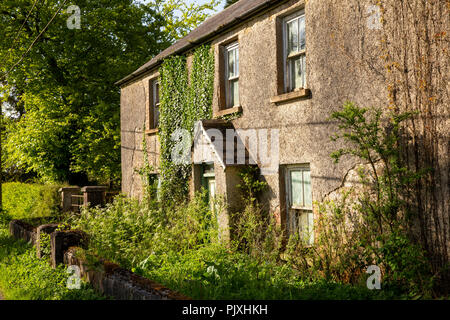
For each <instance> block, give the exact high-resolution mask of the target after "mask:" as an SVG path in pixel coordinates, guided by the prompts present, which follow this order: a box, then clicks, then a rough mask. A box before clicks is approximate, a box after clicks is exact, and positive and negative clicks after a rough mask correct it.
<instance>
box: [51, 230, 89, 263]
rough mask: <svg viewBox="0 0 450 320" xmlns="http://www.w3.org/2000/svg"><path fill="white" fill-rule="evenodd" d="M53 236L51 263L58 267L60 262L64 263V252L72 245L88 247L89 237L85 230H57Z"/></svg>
mask: <svg viewBox="0 0 450 320" xmlns="http://www.w3.org/2000/svg"><path fill="white" fill-rule="evenodd" d="M50 238H51V246H52V249H51V263H52V267H53V268H56V266H57V265H58V264H61V263H64V253H65V252H66V251H67V250H68V249H69V248H70V247H82V248H84V249H86V248H87V242H88V238H87V235H86V234H85V233H84V232H83V231H77V230H73V231H55V232H53V233H52V234H51V235H50Z"/></svg>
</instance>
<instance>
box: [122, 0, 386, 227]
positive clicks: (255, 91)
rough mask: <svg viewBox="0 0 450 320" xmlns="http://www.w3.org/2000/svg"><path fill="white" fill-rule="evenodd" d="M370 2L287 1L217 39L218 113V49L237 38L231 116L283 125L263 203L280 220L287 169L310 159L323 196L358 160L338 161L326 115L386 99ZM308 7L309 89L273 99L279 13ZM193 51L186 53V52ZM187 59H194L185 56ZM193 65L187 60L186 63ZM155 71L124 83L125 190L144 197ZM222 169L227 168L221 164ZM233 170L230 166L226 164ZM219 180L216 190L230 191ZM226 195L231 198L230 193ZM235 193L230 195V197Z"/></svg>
mask: <svg viewBox="0 0 450 320" xmlns="http://www.w3.org/2000/svg"><path fill="white" fill-rule="evenodd" d="M369 5H370V2H369V1H353V0H349V1H347V0H335V1H330V0H309V1H288V2H284V3H283V4H281V5H279V6H277V7H273V8H271V9H269V10H268V11H266V12H264V13H263V14H261V15H259V16H256V17H253V18H252V19H250V20H248V21H247V22H245V23H243V24H241V25H239V26H238V27H236V28H235V29H233V30H232V31H229V32H227V33H224V34H222V35H220V36H219V37H216V38H215V39H213V40H212V45H213V48H214V52H215V57H216V59H215V60H216V68H215V70H216V74H215V86H214V99H213V112H214V115H216V116H217V115H218V112H219V111H220V110H219V105H220V102H219V101H220V90H219V83H220V81H219V79H220V77H219V76H221V75H220V74H219V54H220V47H221V45H222V44H223V43H227V42H228V41H229V40H232V39H235V38H237V39H238V41H239V55H240V57H239V58H240V66H239V67H240V77H239V85H240V103H241V107H242V115H241V116H240V117H239V118H237V119H235V120H233V121H232V122H233V125H234V127H235V128H236V129H238V128H242V129H266V128H267V129H278V130H279V165H278V167H279V169H280V170H279V172H278V173H275V174H271V175H265V176H264V177H263V178H264V179H265V180H266V181H267V182H268V184H269V188H268V191H267V192H266V193H265V195H264V196H263V199H262V200H263V203H264V204H265V205H266V208H268V209H269V210H270V211H271V212H272V213H274V214H275V215H276V216H277V217H278V220H279V222H281V223H282V224H284V222H285V212H284V206H285V200H284V199H285V195H284V192H283V190H284V178H283V176H284V174H283V167H284V166H285V165H291V164H306V163H309V164H310V168H311V176H312V196H313V200H314V201H320V200H323V199H324V197H326V196H327V195H328V194H330V193H332V192H333V191H335V190H336V189H338V188H339V187H340V186H341V184H342V179H343V177H344V176H345V175H346V173H347V172H348V171H349V170H351V169H352V168H353V167H354V165H355V163H353V162H352V160H350V159H344V161H341V162H340V163H339V164H337V165H336V164H334V163H333V161H332V159H331V157H330V153H331V152H332V151H334V150H336V149H338V148H339V145H338V144H336V143H335V142H332V141H331V140H330V135H331V134H332V133H333V132H334V131H335V130H336V125H335V124H333V123H332V122H330V121H329V117H330V114H331V112H332V111H334V110H338V109H339V108H340V107H341V106H342V104H343V103H344V102H346V101H353V102H355V103H357V104H359V105H361V106H383V105H386V103H387V92H386V90H385V84H384V82H383V80H382V78H380V77H379V76H378V74H377V72H376V71H375V70H377V69H378V70H382V69H383V65H378V63H380V62H381V59H379V56H380V54H381V53H380V49H379V48H378V47H377V45H378V43H379V39H378V37H379V36H380V31H379V30H377V29H376V28H373V27H371V26H370V25H369V19H370V11H368V10H367V8H368V6H369ZM303 9H304V10H305V16H306V63H307V80H306V81H307V88H308V89H309V90H310V91H311V95H310V96H309V97H307V98H302V99H296V100H291V101H286V102H281V103H272V102H271V99H273V98H276V97H277V95H278V94H279V90H278V85H279V81H278V80H277V79H278V76H279V72H281V70H280V68H279V63H278V62H277V48H279V46H280V45H282V42H280V39H279V37H277V23H279V18H280V17H284V16H286V15H289V14H290V13H294V12H296V11H297V10H303ZM189 55H190V53H188V57H189ZM188 60H189V59H188ZM188 64H189V63H188ZM156 76H157V70H153V71H151V72H150V73H147V74H146V75H145V76H143V77H141V78H139V79H137V80H134V81H133V82H129V83H126V84H124V85H123V86H122V88H121V90H122V91H121V130H122V179H123V180H122V189H123V192H124V193H126V194H128V195H129V196H132V197H136V198H140V197H141V196H142V182H141V178H140V176H139V174H137V173H136V170H135V169H139V168H140V167H141V166H142V164H143V150H142V140H143V135H144V134H145V132H144V131H143V128H144V127H145V128H147V129H148V120H146V119H147V118H148V112H149V96H150V94H149V81H150V80H151V79H153V78H154V77H156ZM145 137H146V139H147V146H148V150H147V152H148V156H149V162H150V164H151V165H153V166H154V167H155V168H158V161H159V142H158V137H157V135H156V134H155V133H151V134H145ZM218 170H222V171H223V169H222V168H221V167H220V166H219V165H218V164H217V163H216V165H215V171H216V177H219V176H220V175H218V173H220V172H218ZM227 170H228V168H227ZM220 181H224V179H220V178H219V179H217V181H216V183H217V193H225V192H224V190H227V188H228V189H229V187H230V186H227V185H226V183H221V182H220ZM225 196H227V195H226V194H225ZM228 197H230V196H228ZM233 197H234V198H236V199H229V202H230V203H231V204H232V203H233V201H236V202H237V201H239V200H240V199H237V197H236V196H235V195H234V196H233Z"/></svg>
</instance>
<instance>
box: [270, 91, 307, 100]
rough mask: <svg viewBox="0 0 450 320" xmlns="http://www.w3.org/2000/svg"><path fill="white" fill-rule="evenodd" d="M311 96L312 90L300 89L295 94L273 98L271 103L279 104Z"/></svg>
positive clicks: (284, 94) (290, 93)
mask: <svg viewBox="0 0 450 320" xmlns="http://www.w3.org/2000/svg"><path fill="white" fill-rule="evenodd" d="M310 96H311V90H309V89H299V90H296V91H293V92H288V93H283V94H280V95H278V96H275V97H272V98H270V102H271V103H275V104H279V103H284V102H289V101H294V100H300V99H304V98H309V97H310Z"/></svg>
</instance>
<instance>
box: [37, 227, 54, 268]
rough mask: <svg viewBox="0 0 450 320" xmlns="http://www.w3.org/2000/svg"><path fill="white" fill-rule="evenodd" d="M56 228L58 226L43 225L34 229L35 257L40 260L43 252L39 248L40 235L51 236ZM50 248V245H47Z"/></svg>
mask: <svg viewBox="0 0 450 320" xmlns="http://www.w3.org/2000/svg"><path fill="white" fill-rule="evenodd" d="M57 228H58V224H56V223H52V224H43V225H41V226H39V227H37V229H36V253H37V257H38V258H39V259H41V258H42V257H43V252H42V248H41V234H43V233H45V234H51V233H52V232H54V231H55V230H56V229H57ZM48 245H49V246H50V243H49V244H48Z"/></svg>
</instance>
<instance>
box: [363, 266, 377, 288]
mask: <svg viewBox="0 0 450 320" xmlns="http://www.w3.org/2000/svg"><path fill="white" fill-rule="evenodd" d="M366 273H368V274H370V276H369V277H368V278H367V282H366V285H367V289H369V290H374V289H377V290H380V289H381V270H380V267H379V266H376V265H371V266H369V267H368V268H367V270H366Z"/></svg>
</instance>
